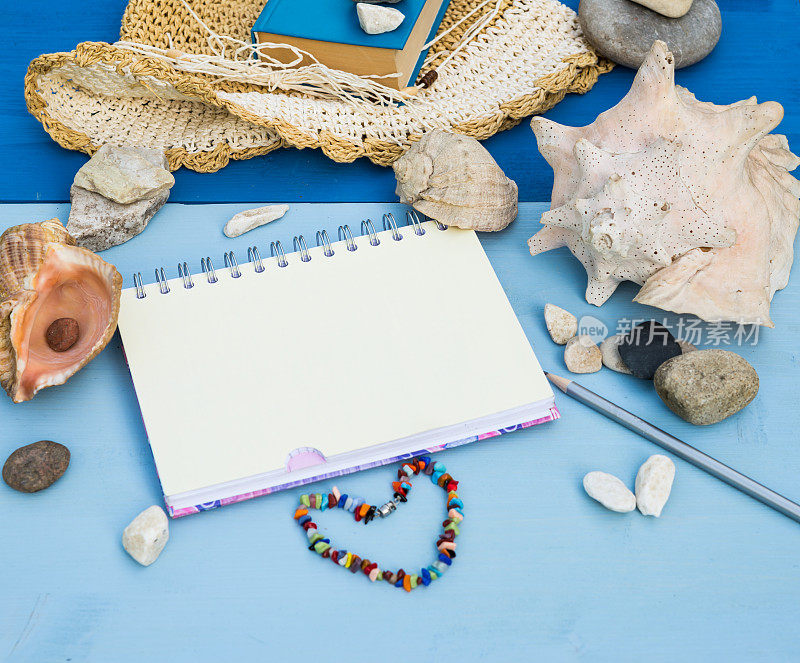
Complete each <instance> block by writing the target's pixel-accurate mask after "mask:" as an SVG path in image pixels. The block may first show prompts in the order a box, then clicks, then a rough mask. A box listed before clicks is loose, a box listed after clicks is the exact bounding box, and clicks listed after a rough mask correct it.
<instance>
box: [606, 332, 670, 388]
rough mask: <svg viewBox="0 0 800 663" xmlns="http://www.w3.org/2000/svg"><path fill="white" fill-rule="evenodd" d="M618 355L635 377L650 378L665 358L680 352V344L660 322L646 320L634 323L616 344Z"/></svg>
mask: <svg viewBox="0 0 800 663" xmlns="http://www.w3.org/2000/svg"><path fill="white" fill-rule="evenodd" d="M617 350H618V351H619V356H620V358H621V359H622V362H623V363H624V364H625V365H626V366H627V367H628V369H629V370H630V372H631V373H632V374H633V375H635V376H636V377H637V378H643V379H645V380H652V379H653V375H655V372H656V369H657V368H658V367H659V366H661V364H663V363H664V362H665V361H667V359H671V358H672V357H675V356H677V355H679V354H681V346H680V345H678V342H677V341H676V340H675V337H674V336H673V335H672V334H671V333H670V331H669V329H667V328H666V327H665V326H664V325H662V324H661V323H658V322H656V321H655V320H648V321H647V322H643V323H642V324H640V325H636V326H635V327H634V328H633V329H631V330H630V331H629V332H628V333H627V334H625V335H624V336H623V337H622V339H621V340H620V342H619V344H618V345H617Z"/></svg>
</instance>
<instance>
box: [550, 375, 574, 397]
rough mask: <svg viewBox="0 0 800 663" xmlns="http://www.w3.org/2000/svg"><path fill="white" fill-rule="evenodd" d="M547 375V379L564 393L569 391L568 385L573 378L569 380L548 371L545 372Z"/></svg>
mask: <svg viewBox="0 0 800 663" xmlns="http://www.w3.org/2000/svg"><path fill="white" fill-rule="evenodd" d="M544 374H545V375H546V376H547V379H548V380H550V382H552V383H553V384H554V385H555V386H556V387H558V388H559V389H560V390H561V391H563V392H564V393H566V392H567V387H568V386H569V384H570V382H572V380H568V379H567V378H562V377H561V376H559V375H554V374H553V373H548V372H547V371H545V372H544Z"/></svg>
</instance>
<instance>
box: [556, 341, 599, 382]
mask: <svg viewBox="0 0 800 663" xmlns="http://www.w3.org/2000/svg"><path fill="white" fill-rule="evenodd" d="M564 363H565V364H566V365H567V368H568V369H569V371H570V372H571V373H597V371H599V370H600V369H601V368H603V355H602V353H601V352H600V348H598V347H597V346H596V345H595V344H594V341H592V339H591V337H589V336H587V335H585V334H581V335H580V336H573V337H572V338H571V339H569V341H567V345H566V346H565V347H564Z"/></svg>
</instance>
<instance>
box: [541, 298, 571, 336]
mask: <svg viewBox="0 0 800 663" xmlns="http://www.w3.org/2000/svg"><path fill="white" fill-rule="evenodd" d="M544 323H545V324H546V325H547V331H548V333H549V334H550V338H552V339H553V341H554V342H556V343H558V344H559V345H564V343H566V342H567V341H568V340H569V339H571V338H572V337H573V336H575V334H577V333H578V318H576V317H575V316H574V315H572V313H570V312H569V311H565V310H564V309H563V308H559V307H558V306H556V305H555V304H545V305H544Z"/></svg>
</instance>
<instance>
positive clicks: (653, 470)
mask: <svg viewBox="0 0 800 663" xmlns="http://www.w3.org/2000/svg"><path fill="white" fill-rule="evenodd" d="M674 479H675V463H673V462H672V461H671V460H670V459H669V458H667V457H666V456H662V455H661V454H655V455H654V456H650V458H648V459H647V460H646V461H645V462H644V465H642V466H641V467H640V468H639V471H638V472H637V473H636V486H635V489H636V506H638V507H639V511H641V512H642V514H643V515H645V516H655V517H656V518H658V517H659V516H660V515H661V510H662V509H663V508H664V505H665V504H666V503H667V500H668V499H669V494H670V491H671V490H672V482H673V480H674Z"/></svg>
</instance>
